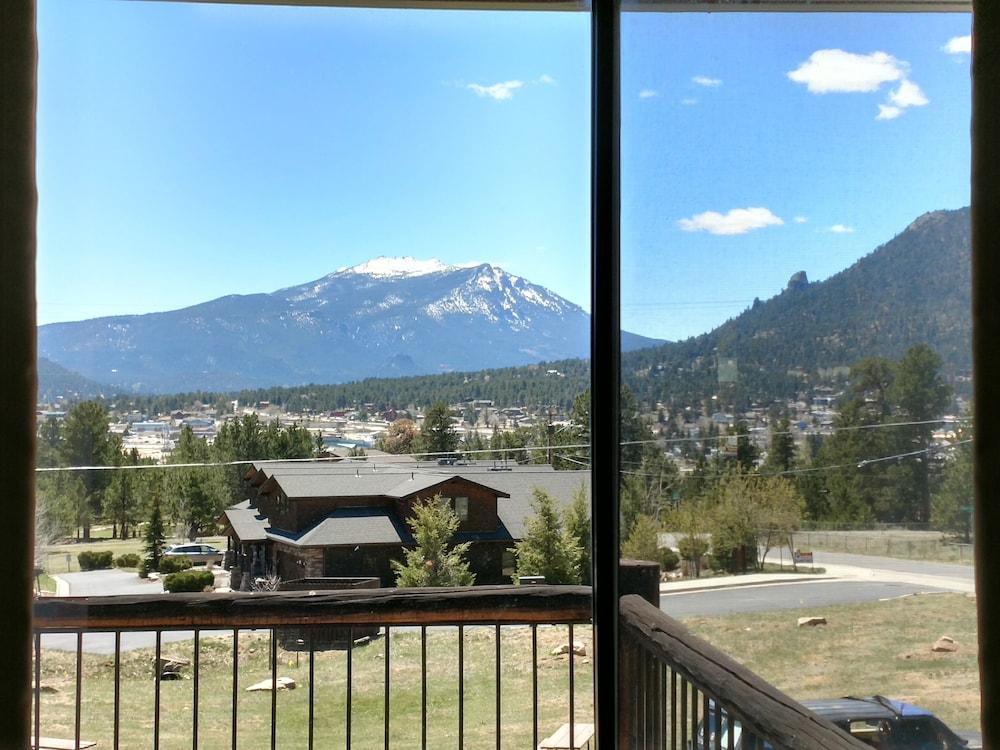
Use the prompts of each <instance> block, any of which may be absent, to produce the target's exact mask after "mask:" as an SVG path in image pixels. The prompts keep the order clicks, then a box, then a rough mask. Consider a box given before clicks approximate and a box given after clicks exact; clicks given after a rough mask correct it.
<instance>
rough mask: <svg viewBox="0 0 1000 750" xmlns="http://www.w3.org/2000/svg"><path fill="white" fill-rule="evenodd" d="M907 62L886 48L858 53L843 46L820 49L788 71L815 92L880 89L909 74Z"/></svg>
mask: <svg viewBox="0 0 1000 750" xmlns="http://www.w3.org/2000/svg"><path fill="white" fill-rule="evenodd" d="M907 68H908V65H907V64H906V63H905V62H903V61H902V60H897V59H896V58H895V57H893V56H892V55H890V54H888V53H887V52H872V53H871V54H870V55H857V54H854V53H853V52H845V51H844V50H842V49H821V50H816V51H815V52H813V53H812V54H811V55H810V56H809V59H808V60H806V61H805V62H804V63H802V64H801V65H799V67H797V68H796V69H795V70H792V71H790V72H789V73H788V74H787V75H788V77H789V78H790V79H792V80H793V81H795V83H804V84H805V85H806V88H808V89H809V91H811V92H812V93H814V94H829V93H857V92H872V91H877V90H878V89H879V87H880V86H881V85H882V84H883V83H889V82H891V81H899V80H902V79H903V78H905V77H906V71H907Z"/></svg>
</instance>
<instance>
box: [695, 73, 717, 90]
mask: <svg viewBox="0 0 1000 750" xmlns="http://www.w3.org/2000/svg"><path fill="white" fill-rule="evenodd" d="M691 80H692V81H694V82H695V83H697V84H698V85H699V86H705V87H707V88H715V87H716V86H721V85H722V79H721V78H709V77H708V76H695V77H694V78H692V79H691Z"/></svg>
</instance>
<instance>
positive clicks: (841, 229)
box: [828, 224, 854, 234]
mask: <svg viewBox="0 0 1000 750" xmlns="http://www.w3.org/2000/svg"><path fill="white" fill-rule="evenodd" d="M828 231H830V232H833V233H834V234H851V233H853V232H854V227H849V226H846V225H844V224H834V225H833V226H832V227H830V229H829V230H828Z"/></svg>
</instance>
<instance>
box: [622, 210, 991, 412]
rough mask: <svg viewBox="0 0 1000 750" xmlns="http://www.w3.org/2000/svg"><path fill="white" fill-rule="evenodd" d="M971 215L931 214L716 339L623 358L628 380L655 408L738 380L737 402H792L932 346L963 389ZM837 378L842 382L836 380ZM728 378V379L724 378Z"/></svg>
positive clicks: (762, 306) (797, 284) (968, 360)
mask: <svg viewBox="0 0 1000 750" xmlns="http://www.w3.org/2000/svg"><path fill="white" fill-rule="evenodd" d="M970 232H971V229H970V217H969V209H968V208H962V209H958V210H952V211H932V212H930V213H926V214H923V215H922V216H920V217H918V218H917V219H916V220H914V221H913V222H912V223H911V224H910V225H909V226H908V227H906V228H905V229H904V230H903V231H902V232H900V233H899V234H898V235H896V236H895V237H894V238H892V239H891V240H889V241H888V242H886V243H885V244H884V245H881V246H880V247H878V248H876V249H875V250H874V251H873V252H871V253H869V254H868V255H866V256H864V257H863V258H861V259H859V260H858V261H857V262H856V263H854V264H853V265H851V266H850V267H849V268H846V269H844V270H843V271H841V272H839V273H837V274H835V275H834V276H831V277H830V278H828V279H826V280H824V281H821V282H815V283H810V282H809V280H808V277H807V275H806V273H805V272H798V273H796V274H795V275H793V276H792V277H791V279H790V280H789V282H788V285H787V286H786V288H785V289H784V290H783V291H782V292H781V293H780V294H778V295H776V296H775V297H772V298H771V299H769V300H767V301H761V300H755V301H754V303H753V305H752V306H751V307H750V308H748V309H747V310H745V311H744V312H743V313H741V314H740V315H738V316H737V317H735V318H732V319H730V320H727V321H726V322H725V323H723V324H722V325H720V326H718V327H717V328H715V329H713V330H712V331H710V332H708V333H705V334H702V335H700V336H695V337H692V338H690V339H687V340H685V341H680V342H672V343H667V344H663V345H660V346H656V347H652V348H649V349H643V350H641V351H634V352H631V353H629V354H627V355H624V356H623V362H622V368H623V378H624V379H625V380H626V382H628V383H629V385H630V386H631V387H632V388H633V390H635V391H636V392H637V395H640V397H641V398H645V399H646V400H649V401H656V400H668V399H669V398H673V399H675V400H676V401H678V402H680V403H690V402H691V401H692V400H694V399H699V398H705V397H706V394H713V393H716V392H718V391H719V389H720V380H725V376H724V374H723V373H722V372H721V371H725V370H728V371H729V373H730V374H733V373H738V378H737V379H736V382H735V383H733V385H732V387H731V390H732V391H734V392H736V393H737V394H738V396H737V398H735V400H736V401H741V402H744V403H749V402H751V401H754V400H760V401H765V402H766V401H769V400H770V399H772V398H777V397H779V396H780V397H785V396H790V395H794V394H795V393H796V391H797V390H800V389H801V386H802V384H803V382H804V380H810V381H812V382H817V381H818V380H822V379H823V377H824V376H826V377H831V376H837V375H840V376H843V375H844V374H846V370H847V368H849V367H850V366H851V365H853V364H855V363H856V362H858V361H859V360H861V359H864V358H865V357H872V356H880V357H887V358H890V359H898V358H900V357H901V356H902V355H903V354H904V353H905V352H906V350H907V349H908V348H909V347H911V346H913V345H915V344H920V343H926V344H929V345H930V346H931V348H933V349H934V350H935V351H936V352H937V353H938V354H939V355H940V356H941V359H942V365H943V370H944V373H945V375H946V377H948V378H949V379H951V380H953V381H955V380H957V379H961V378H963V377H967V376H968V375H969V373H970V372H971V370H972V313H971V311H972V300H971V266H970V264H971V234H970ZM838 371H839V372H838ZM720 375H723V377H721V378H720Z"/></svg>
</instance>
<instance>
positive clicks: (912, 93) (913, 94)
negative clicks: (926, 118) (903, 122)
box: [889, 80, 928, 109]
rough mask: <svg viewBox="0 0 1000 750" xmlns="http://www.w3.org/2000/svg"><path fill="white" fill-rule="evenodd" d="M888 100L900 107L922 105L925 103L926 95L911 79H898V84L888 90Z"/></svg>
mask: <svg viewBox="0 0 1000 750" xmlns="http://www.w3.org/2000/svg"><path fill="white" fill-rule="evenodd" d="M889 101H890V102H892V103H893V104H894V105H896V106H897V107H899V108H900V109H906V108H907V107H922V106H924V105H925V104H927V101H928V100H927V97H926V96H924V92H923V91H921V90H920V87H919V86H918V85H917V84H915V83H914V82H913V81H906V80H904V81H900V83H899V86H898V87H897V88H896V89H895V90H894V91H890V92H889Z"/></svg>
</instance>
